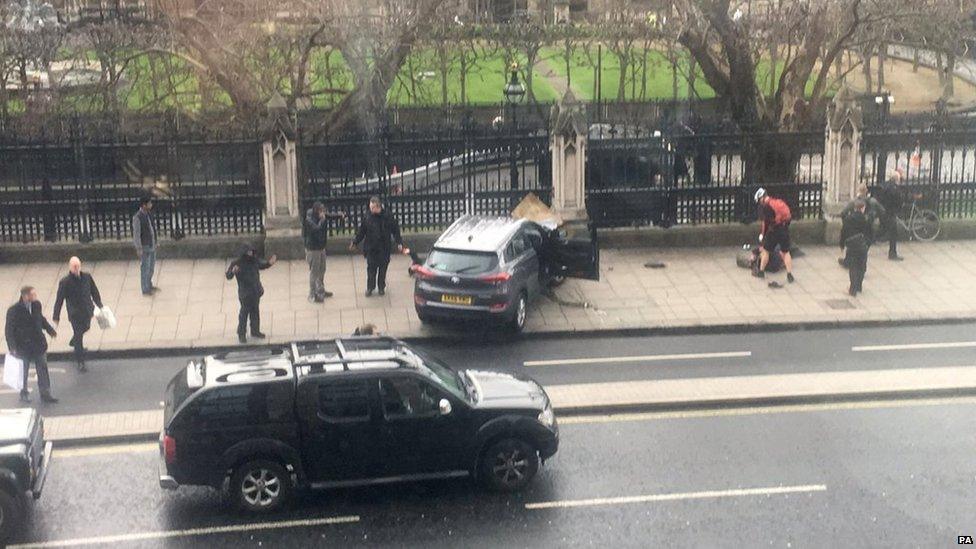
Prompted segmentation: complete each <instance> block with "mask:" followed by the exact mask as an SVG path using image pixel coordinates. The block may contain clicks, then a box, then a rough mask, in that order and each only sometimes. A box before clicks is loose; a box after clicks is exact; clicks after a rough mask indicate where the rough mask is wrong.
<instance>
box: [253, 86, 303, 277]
mask: <svg viewBox="0 0 976 549" xmlns="http://www.w3.org/2000/svg"><path fill="white" fill-rule="evenodd" d="M263 133H264V142H263V143H262V144H261V168H262V172H263V175H264V194H265V203H264V205H265V218H264V232H265V239H264V253H265V255H268V256H270V255H272V254H276V255H277V256H278V258H279V259H299V258H302V257H304V245H303V242H302V238H301V219H300V217H299V216H300V215H301V211H300V205H299V200H298V155H297V151H296V148H295V138H296V132H295V128H294V126H293V125H292V123H291V119H290V118H289V116H288V108H287V105H286V104H285V100H284V99H283V98H282V97H281V95H279V94H278V93H275V95H274V97H272V98H271V100H270V101H269V102H268V119H267V122H266V124H265V127H264V132H263Z"/></svg>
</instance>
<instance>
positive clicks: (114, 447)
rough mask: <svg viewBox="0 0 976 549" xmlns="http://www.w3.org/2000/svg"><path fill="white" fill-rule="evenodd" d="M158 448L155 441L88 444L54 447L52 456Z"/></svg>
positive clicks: (80, 455)
mask: <svg viewBox="0 0 976 549" xmlns="http://www.w3.org/2000/svg"><path fill="white" fill-rule="evenodd" d="M158 449H159V444H158V443H156V442H139V443H133V444H111V445H105V446H90V447H87V448H65V449H63V450H59V449H57V448H55V449H54V455H53V456H51V457H53V458H58V459H61V458H73V457H85V456H102V455H106V454H135V453H141V452H155V451H157V450H158Z"/></svg>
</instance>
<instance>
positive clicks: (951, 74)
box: [944, 53, 956, 99]
mask: <svg viewBox="0 0 976 549" xmlns="http://www.w3.org/2000/svg"><path fill="white" fill-rule="evenodd" d="M955 82H956V56H955V55H953V54H951V53H950V54H947V55H946V69H945V88H944V90H945V93H944V97H945V99H949V98H951V97H952V96H954V95H955V93H956V86H955Z"/></svg>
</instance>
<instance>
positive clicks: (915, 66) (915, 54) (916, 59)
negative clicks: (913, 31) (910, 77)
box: [912, 46, 921, 73]
mask: <svg viewBox="0 0 976 549" xmlns="http://www.w3.org/2000/svg"><path fill="white" fill-rule="evenodd" d="M920 64H921V59H919V54H918V46H915V47H913V48H912V72H913V73H915V72H918V66H919V65H920Z"/></svg>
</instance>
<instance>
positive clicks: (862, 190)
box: [837, 185, 887, 267]
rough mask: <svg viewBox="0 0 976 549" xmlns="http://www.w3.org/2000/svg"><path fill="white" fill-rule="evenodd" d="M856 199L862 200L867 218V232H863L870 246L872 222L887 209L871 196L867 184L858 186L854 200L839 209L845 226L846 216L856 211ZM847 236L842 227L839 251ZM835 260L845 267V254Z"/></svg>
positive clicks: (842, 249)
mask: <svg viewBox="0 0 976 549" xmlns="http://www.w3.org/2000/svg"><path fill="white" fill-rule="evenodd" d="M858 201H862V202H864V216H865V218H867V224H868V226H867V232H866V233H864V234H865V236H867V238H868V246H870V245H871V244H874V222H875V220H877V219H881V218H883V217H884V216H885V214H886V213H887V210H886V209H885V207H884V206H882V205H881V203H880V202H878V201H877V200H876V199H875V198H874V197H873V196H871V195H870V194H869V193H868V186H867V185H861V186H860V187H858V188H857V196H856V197H855V198H854V200H851V202H850V203H849V204H847V206H844V209H843V210H841V212H840V218H841V221H842V222H845V223H844V226H845V227H846V226H847V224H846V220H847V218H848V216H850V215H851V214H852V213H853V212H854V211H856V209H857V204H858ZM847 236H850V235H849V234H848V235H845V232H844V229H843V228H842V229H841V233H840V251H841V253H844V241H845V240H847ZM837 262H838V263H840V264H841V266H843V267H847V258H846V256H844V255H842V256H841V257H839V258H838V259H837Z"/></svg>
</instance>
